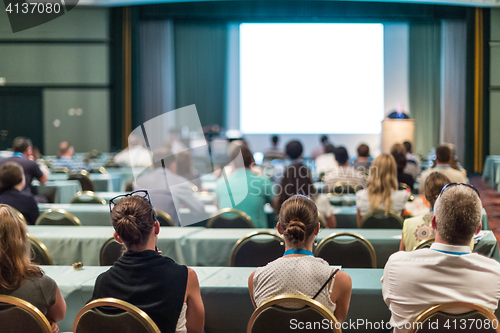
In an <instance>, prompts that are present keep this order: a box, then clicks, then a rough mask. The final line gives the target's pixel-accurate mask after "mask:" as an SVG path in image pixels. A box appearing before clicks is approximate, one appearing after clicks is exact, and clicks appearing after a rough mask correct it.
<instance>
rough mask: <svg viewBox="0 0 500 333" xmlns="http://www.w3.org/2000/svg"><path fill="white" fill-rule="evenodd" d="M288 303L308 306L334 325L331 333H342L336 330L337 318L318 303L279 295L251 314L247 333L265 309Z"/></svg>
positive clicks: (308, 299)
mask: <svg viewBox="0 0 500 333" xmlns="http://www.w3.org/2000/svg"><path fill="white" fill-rule="evenodd" d="M289 302H293V303H298V304H300V305H304V306H309V307H311V308H313V309H315V310H316V311H318V312H320V313H321V314H322V315H323V316H324V317H325V318H327V319H328V321H329V322H333V323H334V325H333V327H334V328H333V331H332V332H335V333H342V330H341V329H340V328H337V325H336V323H338V322H339V321H338V320H337V318H335V316H334V314H333V313H331V311H330V310H328V309H327V308H326V307H325V306H324V305H323V304H321V303H320V302H318V301H316V300H314V299H311V298H307V297H305V296H302V295H280V296H276V297H273V298H271V299H269V300H267V301H265V302H264V303H262V304H261V305H260V306H259V307H258V308H257V309H255V311H254V312H253V313H252V316H251V317H250V320H249V321H248V324H247V333H251V332H252V326H253V323H254V322H255V320H257V318H258V317H259V315H260V314H261V313H262V312H263V311H264V310H265V309H267V308H269V307H271V306H273V305H279V304H281V303H289Z"/></svg>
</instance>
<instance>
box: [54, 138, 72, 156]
mask: <svg viewBox="0 0 500 333" xmlns="http://www.w3.org/2000/svg"><path fill="white" fill-rule="evenodd" d="M73 153H74V150H73V147H72V146H71V144H70V143H69V142H68V141H63V142H61V143H60V144H59V150H58V152H57V156H58V157H63V156H64V157H72V156H73Z"/></svg>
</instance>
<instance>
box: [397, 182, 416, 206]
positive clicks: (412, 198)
mask: <svg viewBox="0 0 500 333" xmlns="http://www.w3.org/2000/svg"><path fill="white" fill-rule="evenodd" d="M398 190H410V197H409V198H408V201H409V202H412V201H413V200H415V196H414V195H413V189H412V188H410V186H408V184H406V183H399V184H398Z"/></svg>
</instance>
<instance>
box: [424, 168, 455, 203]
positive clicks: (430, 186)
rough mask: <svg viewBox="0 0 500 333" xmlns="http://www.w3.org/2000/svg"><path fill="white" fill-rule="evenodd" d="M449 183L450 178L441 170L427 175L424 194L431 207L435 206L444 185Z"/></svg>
mask: <svg viewBox="0 0 500 333" xmlns="http://www.w3.org/2000/svg"><path fill="white" fill-rule="evenodd" d="M449 183H450V179H449V178H448V177H446V176H445V175H444V174H442V173H441V172H437V171H434V172H433V173H431V174H430V175H429V176H428V177H427V179H426V180H425V187H424V194H425V199H427V201H429V205H430V206H431V208H434V204H435V203H436V199H437V197H438V195H439V193H441V190H442V189H443V187H444V186H445V185H446V184H449Z"/></svg>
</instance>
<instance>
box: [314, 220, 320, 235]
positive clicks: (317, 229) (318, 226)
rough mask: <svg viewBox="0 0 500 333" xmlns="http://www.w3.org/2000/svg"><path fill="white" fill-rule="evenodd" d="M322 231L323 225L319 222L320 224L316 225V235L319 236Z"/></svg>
mask: <svg viewBox="0 0 500 333" xmlns="http://www.w3.org/2000/svg"><path fill="white" fill-rule="evenodd" d="M320 229H321V223H319V222H318V224H317V225H316V228H314V234H315V235H318V234H319V230H320Z"/></svg>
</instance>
